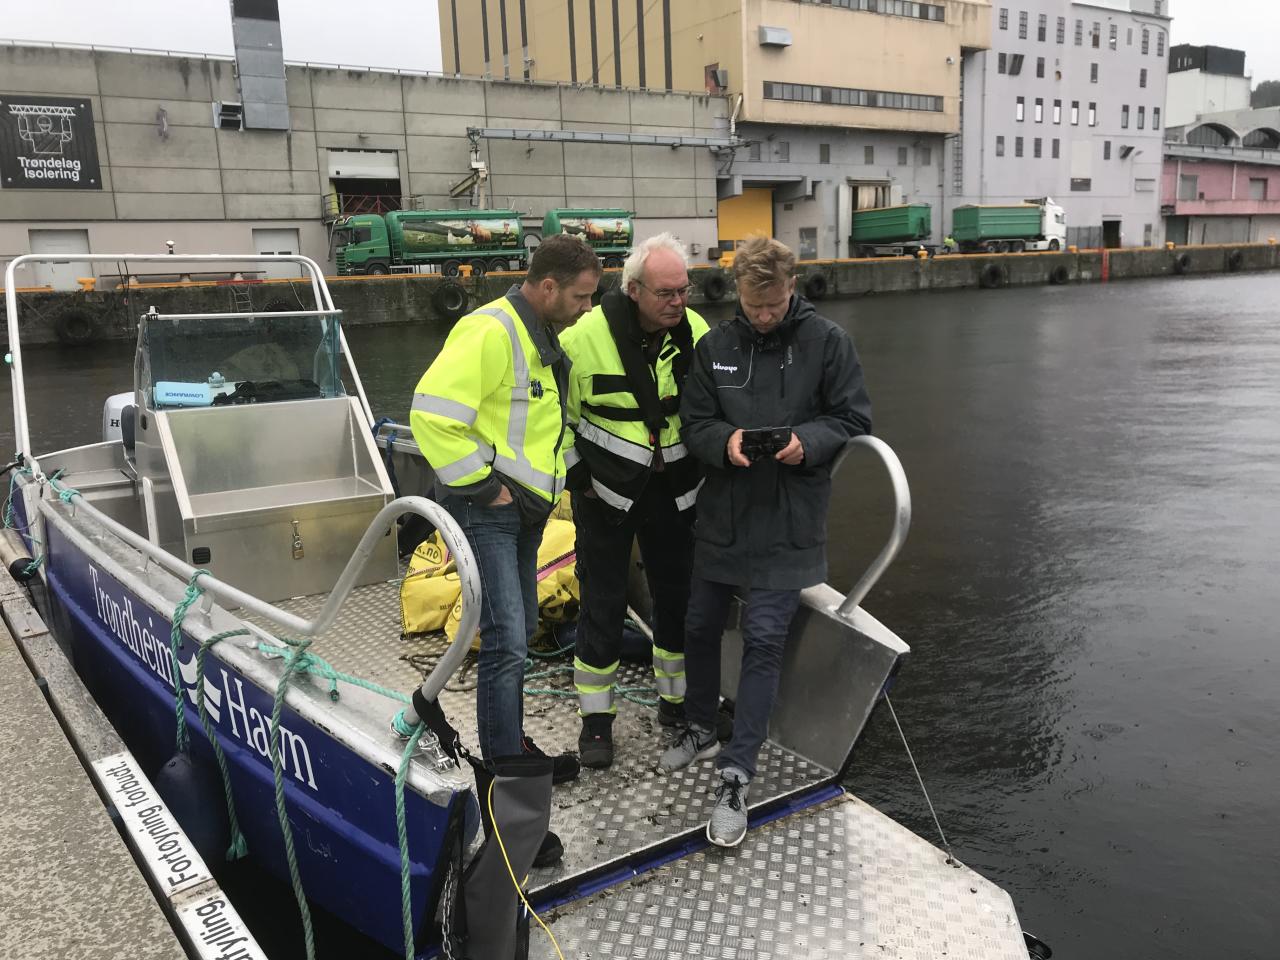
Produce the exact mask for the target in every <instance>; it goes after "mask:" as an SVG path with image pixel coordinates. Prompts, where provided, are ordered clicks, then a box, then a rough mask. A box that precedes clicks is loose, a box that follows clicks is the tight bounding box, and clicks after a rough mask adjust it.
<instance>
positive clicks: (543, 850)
mask: <svg viewBox="0 0 1280 960" xmlns="http://www.w3.org/2000/svg"><path fill="white" fill-rule="evenodd" d="M563 856H564V844H562V843H561V842H560V838H559V837H557V836H556V835H555V834H554V833H552V832H551V831H550V830H548V831H547V835H546V836H545V837H543V838H542V845H541V846H540V847H538V852H537V854H535V855H534V858H533V868H534V869H535V870H540V869H542V868H543V867H554V866H555V865H556V864H557V863H559V862H560V858H561V857H563Z"/></svg>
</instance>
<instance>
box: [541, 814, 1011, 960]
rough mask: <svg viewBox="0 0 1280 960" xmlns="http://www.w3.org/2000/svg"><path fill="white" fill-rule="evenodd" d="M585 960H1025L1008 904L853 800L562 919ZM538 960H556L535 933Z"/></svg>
mask: <svg viewBox="0 0 1280 960" xmlns="http://www.w3.org/2000/svg"><path fill="white" fill-rule="evenodd" d="M545 919H547V921H548V925H549V926H550V927H551V930H552V932H553V933H554V934H555V935H556V938H557V940H559V942H560V948H561V950H562V951H563V952H564V955H565V956H566V957H576V958H578V960H593V958H599V960H606V958H607V960H616V958H624V957H634V958H641V957H643V958H648V960H665V958H671V960H676V958H684V957H700V958H703V960H784V958H787V960H790V958H800V957H803V958H809V960H828V958H829V960H835V958H840V960H861V958H868V960H870V958H889V957H892V958H895V960H937V958H939V957H946V958H948V960H1026V956H1027V951H1026V948H1025V947H1024V946H1023V942H1022V933H1021V930H1020V927H1019V925H1018V920H1017V915H1016V913H1015V911H1014V908H1013V904H1012V902H1011V901H1010V899H1009V895H1008V894H1006V893H1005V892H1004V891H1003V890H1001V889H999V888H998V887H996V886H995V885H994V884H992V883H990V882H989V881H987V880H984V879H983V878H982V877H980V876H978V875H977V874H976V873H974V872H973V871H971V870H969V869H968V868H967V867H954V866H949V865H948V864H947V863H946V855H945V854H943V853H942V852H941V851H939V850H938V849H936V848H935V847H933V846H931V845H930V844H928V843H926V842H925V841H924V840H922V839H920V838H919V837H917V836H916V835H915V834H913V833H911V832H910V831H909V830H907V829H906V828H905V827H903V826H900V825H899V824H897V823H895V822H894V821H892V820H890V819H889V818H888V817H886V816H884V815H883V814H881V813H879V812H877V811H876V810H875V809H873V808H872V807H869V806H867V805H866V804H865V803H862V802H861V801H859V800H856V799H854V798H853V797H850V796H848V795H845V796H842V797H840V798H837V799H836V800H834V801H832V802H830V803H827V804H823V805H821V806H819V807H815V808H812V809H810V810H807V811H805V812H803V813H800V814H796V815H793V816H790V817H786V818H783V819H780V820H775V821H773V822H772V823H769V824H767V825H765V826H763V827H760V828H759V829H756V830H752V831H750V832H749V833H748V834H747V838H746V840H745V841H743V844H742V846H741V847H739V848H737V849H736V850H720V849H719V848H715V847H712V848H709V849H707V850H704V851H702V852H701V853H698V854H695V855H693V856H690V857H686V858H683V859H681V860H677V861H674V862H672V863H670V864H667V865H666V866H663V867H660V868H658V869H657V870H654V871H652V872H650V873H647V874H644V875H643V876H641V877H639V878H637V879H636V880H633V881H631V882H629V883H627V884H624V885H622V886H618V887H614V888H611V889H609V890H606V891H604V892H602V893H599V894H596V895H595V896H592V897H588V898H586V899H584V900H580V901H578V902H576V903H573V904H570V905H568V906H567V907H562V908H560V909H558V910H556V911H554V912H552V913H551V914H550V915H549V916H548V917H547V918H545ZM529 956H530V957H531V958H541V960H552V958H554V957H555V956H556V954H555V951H554V950H553V949H552V946H551V943H550V941H549V940H548V939H547V937H546V935H545V934H544V933H543V932H542V931H541V930H540V929H538V927H537V925H536V924H532V925H531V931H530V944H529Z"/></svg>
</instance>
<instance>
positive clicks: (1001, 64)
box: [996, 53, 1009, 73]
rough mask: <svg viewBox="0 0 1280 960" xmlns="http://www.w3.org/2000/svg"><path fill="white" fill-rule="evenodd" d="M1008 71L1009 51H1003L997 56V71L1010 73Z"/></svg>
mask: <svg viewBox="0 0 1280 960" xmlns="http://www.w3.org/2000/svg"><path fill="white" fill-rule="evenodd" d="M1008 72H1009V55H1008V54H1007V53H1002V54H1000V56H999V57H997V58H996V73H1008Z"/></svg>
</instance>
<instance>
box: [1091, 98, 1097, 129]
mask: <svg viewBox="0 0 1280 960" xmlns="http://www.w3.org/2000/svg"><path fill="white" fill-rule="evenodd" d="M1097 125H1098V105H1097V104H1096V103H1094V102H1093V101H1092V100H1090V101H1089V126H1091V127H1096V126H1097Z"/></svg>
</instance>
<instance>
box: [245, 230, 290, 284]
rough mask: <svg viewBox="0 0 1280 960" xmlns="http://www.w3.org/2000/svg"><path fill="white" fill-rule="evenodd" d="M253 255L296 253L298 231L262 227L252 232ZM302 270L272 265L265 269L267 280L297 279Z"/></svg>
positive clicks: (284, 264) (288, 266)
mask: <svg viewBox="0 0 1280 960" xmlns="http://www.w3.org/2000/svg"><path fill="white" fill-rule="evenodd" d="M253 250H254V252H255V253H297V252H298V231H297V228H295V227H263V228H259V229H255V230H254V231H253ZM301 275H302V268H301V267H295V266H294V265H292V264H286V263H272V264H268V265H267V267H266V277H267V279H273V278H278V277H298V276H301Z"/></svg>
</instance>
